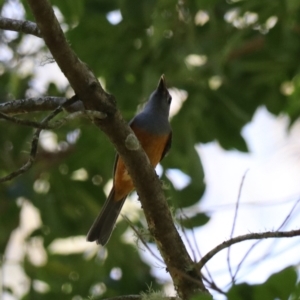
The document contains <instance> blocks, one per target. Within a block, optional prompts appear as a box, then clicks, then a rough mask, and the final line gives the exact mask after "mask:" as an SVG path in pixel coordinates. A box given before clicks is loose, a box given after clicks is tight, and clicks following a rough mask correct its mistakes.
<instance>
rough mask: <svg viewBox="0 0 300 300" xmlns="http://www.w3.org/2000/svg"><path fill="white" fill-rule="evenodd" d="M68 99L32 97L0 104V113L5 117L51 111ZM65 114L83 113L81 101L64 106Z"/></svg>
mask: <svg viewBox="0 0 300 300" xmlns="http://www.w3.org/2000/svg"><path fill="white" fill-rule="evenodd" d="M67 100H68V99H67V98H64V97H50V96H45V97H32V98H27V99H18V100H12V101H7V102H4V103H0V112H2V113H4V114H7V115H18V114H27V113H31V112H41V111H52V110H54V109H56V108H57V107H58V106H60V105H63V104H64V103H65V102H66V101H67ZM64 109H65V110H66V111H67V112H70V113H72V112H78V111H83V110H84V106H83V103H82V101H80V100H78V101H76V102H75V103H73V104H71V105H68V106H64Z"/></svg>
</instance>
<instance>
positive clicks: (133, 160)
mask: <svg viewBox="0 0 300 300" xmlns="http://www.w3.org/2000/svg"><path fill="white" fill-rule="evenodd" d="M27 1H28V3H29V6H30V8H31V10H32V12H33V15H34V17H35V19H36V22H37V25H38V27H39V29H40V31H41V33H42V36H43V38H44V40H45V42H46V45H47V46H48V48H49V50H50V52H51V53H52V55H53V57H54V59H55V60H56V62H57V64H58V65H59V67H60V68H61V70H62V72H63V73H64V74H65V76H66V77H67V79H68V80H69V82H70V84H71V86H72V87H73V89H74V90H75V92H76V94H77V95H78V96H79V98H80V99H81V100H82V101H83V103H84V105H85V107H86V109H91V110H100V111H103V112H104V113H106V114H107V118H106V119H104V120H97V119H95V123H96V125H97V126H99V127H100V128H101V129H102V130H103V131H104V132H105V133H106V135H107V136H108V137H109V139H110V140H111V142H112V143H113V144H114V145H115V147H116V149H117V151H118V153H119V154H120V155H121V157H122V159H123V160H124V163H125V165H126V167H127V169H128V171H129V173H130V175H131V177H132V179H133V182H134V184H135V187H136V189H137V191H138V194H139V197H140V200H141V202H142V206H143V208H144V211H145V215H146V219H147V222H148V226H149V230H150V232H151V234H152V235H153V236H154V238H155V239H156V242H157V245H158V248H159V250H160V252H161V255H162V257H163V258H164V261H165V263H166V265H167V268H168V271H169V272H170V275H171V276H172V279H173V282H174V285H175V288H176V290H177V291H178V294H179V296H180V297H181V298H182V299H188V298H189V297H190V296H191V295H193V294H195V293H203V292H206V289H205V287H204V285H203V283H202V280H201V276H200V274H199V273H198V271H197V269H196V268H195V264H194V263H193V261H192V260H191V258H190V257H189V255H188V253H187V250H186V248H185V247H184V244H183V242H182V240H181V238H180V236H179V234H178V232H177V230H176V228H175V226H174V223H173V220H172V216H171V214H170V211H169V208H168V205H167V202H166V200H165V198H164V195H163V192H162V188H161V184H160V181H159V180H158V178H157V175H156V173H155V171H154V169H153V167H152V166H151V165H150V163H149V160H148V158H147V156H146V154H145V153H144V151H143V150H142V149H141V148H140V147H139V149H136V150H129V149H128V148H127V147H126V143H125V141H126V139H127V137H128V136H130V135H133V132H132V131H131V129H130V128H129V126H128V125H127V124H126V122H125V121H124V120H123V118H122V117H121V114H120V112H119V111H118V110H117V109H116V107H115V101H114V100H113V97H112V96H110V95H108V94H107V93H106V92H104V90H103V89H102V87H101V85H100V83H99V82H98V80H97V79H96V77H95V76H94V75H93V73H92V72H91V71H90V70H89V69H88V68H87V67H86V65H84V64H83V63H82V62H81V61H80V60H79V59H78V58H77V56H76V55H75V53H74V52H73V51H72V50H71V49H70V47H69V44H68V43H67V41H66V39H65V37H64V34H63V32H62V30H61V28H60V26H59V23H58V21H57V19H56V18H55V15H54V13H53V10H52V7H51V5H50V4H49V2H48V1H47V0H27ZM99 59H101V58H99ZM141 166H143V167H141ZM191 278H192V279H193V280H191Z"/></svg>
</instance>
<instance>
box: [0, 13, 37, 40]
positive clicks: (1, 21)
mask: <svg viewBox="0 0 300 300" xmlns="http://www.w3.org/2000/svg"><path fill="white" fill-rule="evenodd" d="M0 29H4V30H11V31H17V32H23V33H27V34H32V35H35V36H36V37H41V32H40V30H39V29H38V27H37V25H36V24H35V23H33V22H30V21H21V20H14V19H9V18H2V17H0Z"/></svg>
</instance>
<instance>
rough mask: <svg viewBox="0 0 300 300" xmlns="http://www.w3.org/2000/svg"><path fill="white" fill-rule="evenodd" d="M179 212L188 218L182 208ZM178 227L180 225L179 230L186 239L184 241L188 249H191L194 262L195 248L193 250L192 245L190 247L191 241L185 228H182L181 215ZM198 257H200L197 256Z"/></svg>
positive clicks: (195, 258) (195, 259)
mask: <svg viewBox="0 0 300 300" xmlns="http://www.w3.org/2000/svg"><path fill="white" fill-rule="evenodd" d="M181 213H182V215H183V216H184V217H185V218H186V219H188V217H187V216H186V215H185V214H184V212H183V211H182V210H181ZM180 227H181V230H182V232H183V235H184V237H185V240H186V242H187V243H188V246H189V248H190V250H191V251H192V254H193V259H194V262H196V261H197V257H196V253H195V250H194V249H193V247H192V244H191V241H190V240H189V238H188V237H187V234H186V231H185V228H184V226H183V225H182V217H181V216H180ZM199 258H200V257H199Z"/></svg>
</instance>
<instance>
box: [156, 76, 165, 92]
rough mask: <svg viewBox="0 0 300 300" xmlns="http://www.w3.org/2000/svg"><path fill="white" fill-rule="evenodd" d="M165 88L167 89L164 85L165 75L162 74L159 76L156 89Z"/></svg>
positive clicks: (162, 89) (161, 89)
mask: <svg viewBox="0 0 300 300" xmlns="http://www.w3.org/2000/svg"><path fill="white" fill-rule="evenodd" d="M166 89H167V87H166V80H165V75H164V74H162V75H161V77H160V80H159V82H158V85H157V90H158V91H164V90H166Z"/></svg>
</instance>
